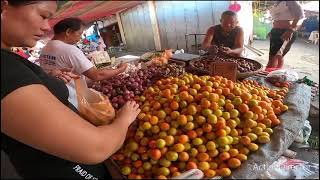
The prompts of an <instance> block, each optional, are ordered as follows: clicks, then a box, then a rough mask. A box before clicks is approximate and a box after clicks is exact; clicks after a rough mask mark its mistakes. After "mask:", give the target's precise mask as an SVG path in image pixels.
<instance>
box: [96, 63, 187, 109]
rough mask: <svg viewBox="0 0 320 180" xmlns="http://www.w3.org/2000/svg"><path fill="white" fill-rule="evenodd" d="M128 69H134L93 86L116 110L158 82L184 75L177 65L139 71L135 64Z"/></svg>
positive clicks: (180, 67) (181, 67)
mask: <svg viewBox="0 0 320 180" xmlns="http://www.w3.org/2000/svg"><path fill="white" fill-rule="evenodd" d="M128 67H129V69H130V68H132V69H131V70H128V72H126V73H124V74H121V75H118V76H116V77H114V78H112V79H111V80H104V81H101V82H97V83H94V84H93V86H92V88H93V89H95V90H97V91H100V92H103V93H104V94H105V95H107V96H108V97H109V99H110V100H111V102H112V105H113V107H114V108H115V109H118V108H120V107H121V106H122V105H123V104H124V103H125V102H126V101H128V100H133V99H134V97H135V96H140V95H141V94H142V93H143V91H144V90H145V89H146V88H147V87H149V86H151V85H152V84H153V83H154V82H155V81H156V80H158V79H160V78H162V77H169V76H179V75H182V74H183V73H184V67H183V66H181V65H179V64H175V63H170V64H166V65H164V66H156V65H153V66H150V67H148V68H146V69H139V68H137V67H136V66H134V65H133V64H131V65H129V66H128Z"/></svg>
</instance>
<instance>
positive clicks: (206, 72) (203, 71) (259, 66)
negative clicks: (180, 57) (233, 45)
mask: <svg viewBox="0 0 320 180" xmlns="http://www.w3.org/2000/svg"><path fill="white" fill-rule="evenodd" d="M239 59H243V60H245V61H249V62H252V63H253V64H254V65H255V67H257V69H256V70H255V71H250V72H243V73H241V72H239V71H238V72H237V79H245V78H248V77H251V76H254V75H256V74H258V73H259V72H260V71H262V69H263V65H262V64H261V63H259V62H258V61H255V60H253V59H248V58H242V57H239ZM201 60H207V59H206V58H205V57H202V58H200V59H197V60H192V61H190V67H188V68H187V71H188V72H195V74H197V75H209V74H210V71H209V69H200V68H197V67H196V65H195V63H196V62H197V61H201Z"/></svg>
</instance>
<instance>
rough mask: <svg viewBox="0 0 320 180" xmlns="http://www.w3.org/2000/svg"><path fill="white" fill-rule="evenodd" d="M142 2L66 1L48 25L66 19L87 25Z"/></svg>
mask: <svg viewBox="0 0 320 180" xmlns="http://www.w3.org/2000/svg"><path fill="white" fill-rule="evenodd" d="M143 2H145V1H92V0H91V1H67V2H66V3H64V4H63V5H61V7H60V8H59V10H58V11H57V12H56V14H55V15H54V16H53V18H52V19H51V20H50V25H51V26H52V25H54V24H55V23H57V22H58V21H60V20H62V19H64V18H68V17H78V18H80V19H82V20H83V21H84V22H86V23H89V22H92V21H95V20H99V19H101V18H104V17H107V16H110V15H112V14H115V13H116V12H118V11H122V10H125V9H129V8H132V7H134V6H136V5H138V4H141V3H143Z"/></svg>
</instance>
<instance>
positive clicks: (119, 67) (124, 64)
mask: <svg viewBox="0 0 320 180" xmlns="http://www.w3.org/2000/svg"><path fill="white" fill-rule="evenodd" d="M127 66H128V64H127V63H120V65H119V66H118V70H119V73H122V72H124V71H125V70H126V69H127Z"/></svg>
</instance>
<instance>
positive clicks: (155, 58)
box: [141, 49, 172, 66]
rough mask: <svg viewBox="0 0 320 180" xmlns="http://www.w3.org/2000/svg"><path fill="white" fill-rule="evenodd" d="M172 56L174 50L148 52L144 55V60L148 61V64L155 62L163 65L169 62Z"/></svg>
mask: <svg viewBox="0 0 320 180" xmlns="http://www.w3.org/2000/svg"><path fill="white" fill-rule="evenodd" d="M171 57H172V50H171V49H169V50H165V51H164V52H154V53H151V52H150V53H146V54H144V55H142V58H141V60H142V62H147V63H148V64H154V65H158V66H162V65H164V64H168V60H169V59H170V58H171Z"/></svg>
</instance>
